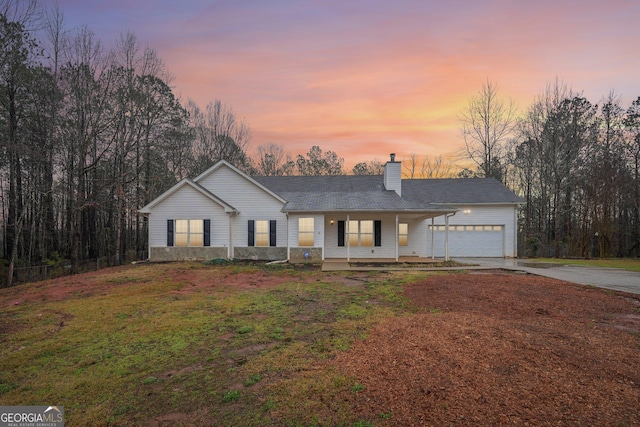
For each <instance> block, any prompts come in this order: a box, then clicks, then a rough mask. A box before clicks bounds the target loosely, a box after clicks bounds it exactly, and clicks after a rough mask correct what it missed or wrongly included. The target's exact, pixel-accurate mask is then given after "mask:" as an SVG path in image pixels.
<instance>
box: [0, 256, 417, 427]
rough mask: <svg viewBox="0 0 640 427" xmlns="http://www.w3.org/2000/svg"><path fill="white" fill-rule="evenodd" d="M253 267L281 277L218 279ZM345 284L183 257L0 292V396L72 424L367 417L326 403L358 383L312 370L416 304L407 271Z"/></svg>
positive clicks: (312, 274)
mask: <svg viewBox="0 0 640 427" xmlns="http://www.w3.org/2000/svg"><path fill="white" fill-rule="evenodd" d="M261 270H262V271H263V272H264V273H265V274H266V275H267V276H268V277H273V278H278V279H279V280H280V284H277V285H275V286H265V287H260V288H246V289H245V288H240V287H238V286H233V285H228V286H227V285H225V284H224V278H225V277H230V276H233V275H236V274H241V273H251V272H259V271H261ZM176 271H179V272H183V273H185V274H191V273H194V274H199V275H200V277H202V278H203V279H202V280H208V281H209V282H210V283H212V284H218V285H217V286H207V287H201V288H198V289H195V290H193V291H190V290H191V289H192V288H193V286H194V285H193V283H192V279H190V278H189V277H187V276H185V278H184V279H180V280H176V279H172V277H173V276H174V273H175V272H176ZM418 277H424V275H423V276H415V275H412V276H411V278H412V279H416V278H418ZM342 279H343V275H342V273H321V272H319V271H318V270H317V269H309V268H303V269H302V270H298V269H295V268H292V267H290V266H283V267H282V268H273V267H268V268H267V267H261V266H251V265H247V266H243V265H204V264H199V263H185V264H160V265H157V264H156V265H138V266H135V267H122V268H121V269H115V270H109V271H105V272H102V273H100V274H98V275H94V276H93V277H92V279H91V281H89V280H88V279H85V278H83V276H76V278H74V279H73V280H74V281H83V280H84V281H86V282H87V283H88V284H87V288H86V289H84V288H82V289H79V290H76V291H74V292H70V293H69V294H68V295H66V296H65V298H64V299H62V300H58V301H55V300H49V299H47V298H45V297H44V296H43V297H36V298H32V299H31V300H30V302H23V303H20V304H17V305H16V304H13V303H12V301H13V300H15V299H17V298H19V296H20V295H21V292H25V293H28V292H31V293H34V292H37V289H42V288H43V286H44V287H46V286H53V285H52V284H51V283H49V284H47V283H46V282H45V284H44V285H43V283H39V284H33V285H29V284H27V285H22V286H21V287H19V288H12V289H5V290H0V304H2V306H3V311H2V312H0V331H2V332H1V333H0V342H1V343H2V345H1V346H0V399H1V401H2V403H3V405H43V404H47V405H60V406H64V407H65V419H66V421H67V425H70V426H72V425H94V426H106V425H144V424H147V423H148V422H149V421H150V420H151V419H153V418H157V417H161V416H162V415H168V414H187V415H189V414H198V416H199V417H203V418H204V419H205V420H210V421H211V422H213V421H215V424H216V425H234V426H235V425H237V426H243V425H264V424H277V425H313V424H320V425H369V424H367V423H369V421H367V420H359V419H358V418H357V417H355V416H354V414H352V413H351V410H350V408H349V407H347V406H346V404H344V403H341V401H339V400H336V399H335V397H336V396H338V395H339V394H340V393H343V392H346V393H353V392H354V391H360V390H359V388H360V387H361V386H359V384H358V383H357V380H356V379H355V378H346V377H344V376H343V375H342V374H341V373H340V372H338V371H336V370H335V369H332V368H327V369H324V370H323V371H322V375H318V371H317V366H319V364H322V363H323V362H324V361H328V360H330V359H331V358H333V357H334V355H335V354H336V353H338V352H341V351H345V350H348V349H349V348H350V346H351V344H352V343H353V342H354V340H359V339H363V338H364V337H366V335H367V333H368V331H369V330H370V328H371V326H372V325H373V324H375V323H376V322H378V321H380V320H382V319H385V318H389V317H392V316H401V315H403V314H405V313H410V312H414V309H410V308H409V307H408V305H407V301H406V300H405V299H404V297H403V294H402V290H401V285H402V283H403V282H405V281H406V280H409V279H406V278H405V276H404V275H402V276H401V275H397V276H393V275H389V274H385V273H380V274H371V275H368V276H367V281H366V282H362V285H358V286H354V285H353V284H343V282H345V281H344V280H342ZM194 281H195V279H194ZM32 288H33V289H32ZM85 291H86V292H85ZM354 384H355V385H354ZM202 411H204V413H203V412H202ZM373 421H374V420H371V425H373ZM357 423H364V424H357Z"/></svg>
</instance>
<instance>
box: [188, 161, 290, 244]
mask: <svg viewBox="0 0 640 427" xmlns="http://www.w3.org/2000/svg"><path fill="white" fill-rule="evenodd" d="M198 184H199V185H201V186H203V187H204V188H207V189H208V190H209V191H210V192H212V193H213V194H215V195H216V196H218V197H220V199H222V200H224V201H225V202H226V203H228V204H230V205H231V206H233V207H234V208H236V209H237V210H238V211H239V212H240V214H239V215H236V216H233V217H232V218H231V224H232V239H233V246H239V247H246V246H247V242H248V227H247V221H249V220H255V221H256V223H257V222H258V221H262V220H265V219H268V220H275V221H276V244H277V246H279V247H285V246H286V245H287V217H286V215H285V214H284V213H283V212H281V210H282V206H283V202H282V201H280V200H278V199H277V198H275V197H274V196H272V195H271V194H269V193H268V192H267V191H265V190H263V189H262V188H261V187H259V186H258V185H256V184H255V183H253V182H252V181H250V180H248V179H247V178H245V177H244V176H241V175H239V174H238V173H236V172H235V171H234V170H232V169H231V168H229V167H227V166H221V167H220V168H218V169H216V170H215V171H213V172H212V173H211V174H209V175H207V176H205V177H203V178H202V179H201V180H199V181H198ZM267 223H268V221H267ZM267 227H268V224H267ZM228 233H229V232H228V231H226V232H225V234H226V235H228ZM212 234H213V231H212ZM268 237H269V236H268V235H267V246H268V245H269V243H268ZM256 245H257V236H256Z"/></svg>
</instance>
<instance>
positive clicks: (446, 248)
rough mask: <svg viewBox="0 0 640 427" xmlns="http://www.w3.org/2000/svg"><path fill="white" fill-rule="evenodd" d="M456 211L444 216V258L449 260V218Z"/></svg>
mask: <svg viewBox="0 0 640 427" xmlns="http://www.w3.org/2000/svg"><path fill="white" fill-rule="evenodd" d="M455 214H456V213H455V212H452V213H450V214H446V215H445V216H444V233H445V234H444V260H445V261H449V218H450V217H452V216H454V215H455Z"/></svg>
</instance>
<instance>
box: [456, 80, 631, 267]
mask: <svg viewBox="0 0 640 427" xmlns="http://www.w3.org/2000/svg"><path fill="white" fill-rule="evenodd" d="M461 122H462V134H463V138H464V141H465V148H464V151H465V152H464V154H465V156H466V157H467V158H468V159H470V160H472V161H473V164H474V166H475V167H472V168H467V169H466V170H465V171H463V175H464V174H466V175H470V176H483V177H494V178H496V179H498V180H500V181H502V182H504V183H505V184H507V185H508V186H509V187H510V188H512V189H513V190H514V191H516V192H517V193H518V194H520V195H522V197H523V198H524V200H525V204H524V205H523V206H522V212H521V215H520V242H521V245H522V249H523V251H524V253H523V255H530V256H535V255H544V256H555V257H603V258H604V257H609V256H615V257H637V256H639V255H640V169H639V167H640V97H638V98H637V99H635V100H634V101H632V102H631V103H630V104H629V105H626V106H625V105H621V101H620V97H619V96H618V95H616V94H615V93H613V92H611V93H609V94H608V95H607V96H605V97H603V99H602V100H601V101H600V102H599V103H598V104H595V103H592V102H591V101H589V100H588V99H586V98H585V97H584V96H583V95H582V94H581V93H579V92H576V91H573V90H571V89H569V88H568V87H567V86H566V84H564V83H562V82H560V81H558V80H556V81H555V82H553V83H550V84H548V85H547V86H546V88H545V89H544V90H543V91H542V92H541V94H540V95H538V96H537V97H536V98H535V99H534V101H533V103H532V104H531V105H530V106H529V107H528V108H527V109H526V110H525V111H524V113H521V114H519V115H518V114H517V113H516V110H515V106H514V104H513V102H511V101H510V100H506V99H504V98H501V97H499V96H498V92H497V87H496V85H495V84H493V83H491V82H489V81H488V82H487V83H486V84H485V85H484V86H483V88H482V90H481V91H480V92H479V93H478V94H476V95H475V96H473V97H472V98H471V99H470V102H469V106H468V108H467V109H466V110H465V111H464V113H463V115H462V116H461Z"/></svg>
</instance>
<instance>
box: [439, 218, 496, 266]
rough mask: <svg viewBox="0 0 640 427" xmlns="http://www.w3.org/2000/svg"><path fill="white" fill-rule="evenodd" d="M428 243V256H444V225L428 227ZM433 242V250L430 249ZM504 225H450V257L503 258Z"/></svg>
mask: <svg viewBox="0 0 640 427" xmlns="http://www.w3.org/2000/svg"><path fill="white" fill-rule="evenodd" d="M427 238H428V243H429V247H430V251H429V252H430V255H431V254H433V252H432V251H433V250H435V256H436V257H438V258H440V257H444V256H445V253H444V252H445V239H446V228H445V226H444V225H434V226H429V231H428V236H427ZM431 242H433V248H431ZM504 244H505V226H504V225H471V224H470V225H450V226H449V256H450V257H497V258H502V257H504V256H505V250H504Z"/></svg>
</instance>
